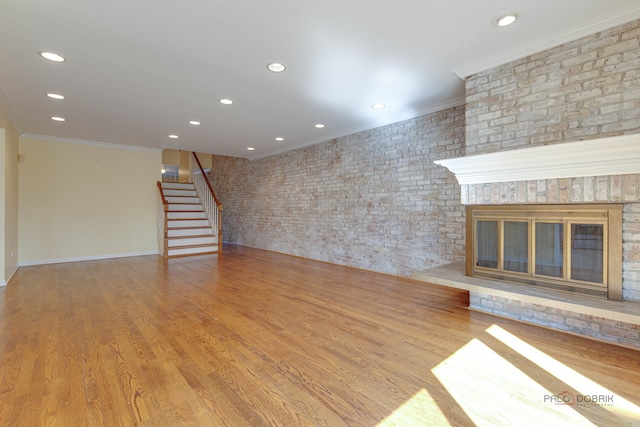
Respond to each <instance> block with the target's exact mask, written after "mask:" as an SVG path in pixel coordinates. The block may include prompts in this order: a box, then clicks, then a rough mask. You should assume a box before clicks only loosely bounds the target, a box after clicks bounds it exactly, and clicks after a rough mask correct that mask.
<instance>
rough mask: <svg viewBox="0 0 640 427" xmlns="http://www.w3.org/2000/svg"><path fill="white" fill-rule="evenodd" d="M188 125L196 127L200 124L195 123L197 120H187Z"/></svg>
mask: <svg viewBox="0 0 640 427" xmlns="http://www.w3.org/2000/svg"><path fill="white" fill-rule="evenodd" d="M189 124H190V125H194V126H198V125H199V124H200V122H199V121H197V120H189Z"/></svg>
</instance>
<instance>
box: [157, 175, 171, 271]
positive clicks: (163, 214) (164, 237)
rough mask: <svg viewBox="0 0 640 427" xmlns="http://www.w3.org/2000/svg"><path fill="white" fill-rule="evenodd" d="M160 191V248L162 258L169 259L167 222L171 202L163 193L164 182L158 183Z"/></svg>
mask: <svg viewBox="0 0 640 427" xmlns="http://www.w3.org/2000/svg"><path fill="white" fill-rule="evenodd" d="M157 185H158V190H160V198H159V199H158V246H159V247H161V248H162V257H163V258H164V259H167V258H168V257H169V238H168V237H169V222H168V220H167V218H168V215H167V214H168V213H169V202H168V201H167V198H166V197H164V191H162V182H160V181H158V183H157Z"/></svg>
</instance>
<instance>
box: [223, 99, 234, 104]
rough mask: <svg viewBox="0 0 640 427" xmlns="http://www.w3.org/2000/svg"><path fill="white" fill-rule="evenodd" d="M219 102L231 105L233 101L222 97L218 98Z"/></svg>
mask: <svg viewBox="0 0 640 427" xmlns="http://www.w3.org/2000/svg"><path fill="white" fill-rule="evenodd" d="M220 104H224V105H231V104H233V101H232V100H230V99H227V98H222V99H221V100H220Z"/></svg>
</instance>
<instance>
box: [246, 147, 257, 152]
mask: <svg viewBox="0 0 640 427" xmlns="http://www.w3.org/2000/svg"><path fill="white" fill-rule="evenodd" d="M247 150H249V151H253V150H255V148H253V147H247Z"/></svg>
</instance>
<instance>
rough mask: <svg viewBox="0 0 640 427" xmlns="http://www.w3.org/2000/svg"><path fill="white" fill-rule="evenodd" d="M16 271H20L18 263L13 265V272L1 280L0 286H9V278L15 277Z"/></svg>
mask: <svg viewBox="0 0 640 427" xmlns="http://www.w3.org/2000/svg"><path fill="white" fill-rule="evenodd" d="M16 271H18V264H16V265H15V266H14V267H13V270H11V272H10V273H9V275H8V276H7V277H5V279H4V280H0V286H7V283H9V280H11V278H12V277H13V275H14V274H15V273H16Z"/></svg>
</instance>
